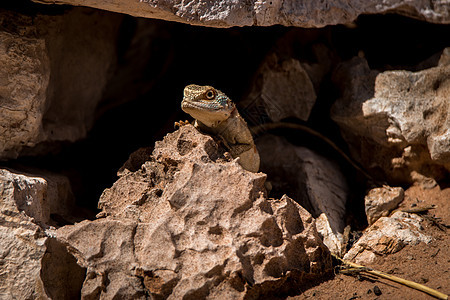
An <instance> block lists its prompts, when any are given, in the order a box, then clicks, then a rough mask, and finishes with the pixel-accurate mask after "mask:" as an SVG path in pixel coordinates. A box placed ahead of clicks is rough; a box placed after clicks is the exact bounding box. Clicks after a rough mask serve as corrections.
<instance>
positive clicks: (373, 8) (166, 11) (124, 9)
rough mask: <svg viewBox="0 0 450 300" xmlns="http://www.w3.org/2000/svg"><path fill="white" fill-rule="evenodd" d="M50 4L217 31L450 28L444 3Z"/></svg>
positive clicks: (77, 0) (62, 0)
mask: <svg viewBox="0 0 450 300" xmlns="http://www.w3.org/2000/svg"><path fill="white" fill-rule="evenodd" d="M34 1H35V2H39V3H47V4H54V3H57V4H70V5H75V6H79V5H83V6H90V7H95V8H99V9H103V10H110V11H114V12H120V13H124V14H129V15H132V16H135V17H145V18H154V19H163V20H168V21H176V22H183V23H188V24H192V25H203V26H212V27H232V26H251V25H256V26H271V25H277V24H279V25H285V26H298V27H324V26H327V25H335V24H345V23H350V22H352V21H354V20H355V19H356V18H357V17H358V16H359V15H361V14H377V13H378V14H384V13H393V12H396V13H399V14H402V15H406V16H410V17H414V18H418V19H421V20H426V21H428V22H435V23H442V24H448V23H450V13H449V10H448V4H447V3H446V2H445V1H439V0H433V1H430V2H423V1H419V0H415V1H408V2H407V3H405V2H404V1H400V0H389V1H382V0H375V1H362V0H348V1H333V0H327V1H320V2H304V1H295V0H289V1H280V0H273V1H242V0H241V1H239V0H234V1H225V0H221V1H214V2H202V1H199V0H196V1H190V2H186V3H185V2H180V1H173V0H160V1H150V0H142V1H136V2H130V1H127V0H113V1H101V0H59V1H56V2H55V1H54V0H34Z"/></svg>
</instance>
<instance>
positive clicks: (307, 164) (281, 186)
mask: <svg viewBox="0 0 450 300" xmlns="http://www.w3.org/2000/svg"><path fill="white" fill-rule="evenodd" d="M255 142H256V146H257V148H258V151H259V152H260V157H261V170H262V171H265V172H267V173H268V176H269V181H270V182H271V184H272V185H273V187H274V190H280V191H283V193H284V192H288V193H289V196H290V197H292V198H293V199H294V200H295V201H297V202H298V203H300V205H302V206H303V207H305V208H306V209H307V210H308V211H309V212H311V214H312V215H313V216H314V217H315V218H317V225H318V231H319V233H320V234H321V236H322V238H323V240H324V243H325V245H327V247H328V248H329V249H330V251H331V252H333V253H336V254H340V253H342V244H343V237H342V234H343V232H344V228H345V223H344V215H345V203H346V201H347V197H348V189H349V188H348V185H347V182H346V180H345V177H344V176H343V175H342V173H341V171H340V169H339V166H338V165H337V164H336V163H335V162H333V161H331V160H329V159H327V158H325V157H323V156H321V155H319V154H317V153H315V152H313V151H312V150H309V149H307V148H304V147H299V146H294V145H292V144H290V143H288V142H287V141H286V140H285V139H283V138H281V137H277V136H273V135H264V136H262V137H259V138H257V139H256V141H255Z"/></svg>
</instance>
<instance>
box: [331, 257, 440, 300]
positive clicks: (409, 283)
mask: <svg viewBox="0 0 450 300" xmlns="http://www.w3.org/2000/svg"><path fill="white" fill-rule="evenodd" d="M332 256H333V257H334V258H336V259H337V260H339V261H341V262H342V263H343V264H345V265H348V266H350V267H353V268H356V269H358V271H360V272H366V273H369V274H371V275H375V276H378V277H382V278H385V279H388V280H391V281H394V282H397V283H400V284H403V285H405V286H408V287H410V288H413V289H416V290H419V291H422V292H424V293H427V294H429V295H431V296H433V297H436V298H438V299H443V300H447V299H448V295H446V294H443V293H441V292H438V291H436V290H434V289H431V288H429V287H426V286H424V285H422V284H419V283H416V282H414V281H409V280H406V279H403V278H400V277H397V276H393V275H389V274H386V273H383V272H381V271H376V270H373V269H371V268H368V267H364V266H362V265H358V264H355V263H352V262H349V261H346V260H343V259H342V258H340V257H338V256H336V255H334V254H332Z"/></svg>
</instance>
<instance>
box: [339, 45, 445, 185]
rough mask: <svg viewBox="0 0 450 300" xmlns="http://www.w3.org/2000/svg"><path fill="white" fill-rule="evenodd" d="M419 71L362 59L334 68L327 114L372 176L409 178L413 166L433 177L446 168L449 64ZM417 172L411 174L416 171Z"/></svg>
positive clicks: (398, 180)
mask: <svg viewBox="0 0 450 300" xmlns="http://www.w3.org/2000/svg"><path fill="white" fill-rule="evenodd" d="M447 55H448V51H444V52H443V54H442V57H441V60H440V62H441V63H440V64H439V65H438V66H436V67H433V68H429V69H425V70H422V71H417V72H411V71H385V72H381V73H380V72H379V71H376V70H371V69H370V68H369V66H368V64H367V61H366V60H365V59H364V58H359V57H358V58H353V59H351V60H350V61H347V62H345V63H343V64H342V65H341V66H340V67H338V68H337V70H336V71H335V73H334V75H333V80H334V82H335V83H336V84H337V85H338V86H340V87H341V90H342V97H341V98H340V99H338V100H337V101H336V102H335V103H334V105H333V108H332V112H331V117H332V119H333V120H334V121H336V122H337V123H338V125H339V126H340V127H341V131H342V133H343V136H344V138H345V139H346V140H347V142H348V143H349V144H350V150H351V152H352V155H353V157H354V158H355V159H356V160H358V161H359V162H360V163H361V164H362V165H363V166H365V168H366V169H368V170H369V171H371V172H372V173H374V174H378V176H386V177H387V178H388V180H390V181H392V182H396V183H411V182H412V181H413V178H412V175H411V173H412V172H413V171H415V172H417V173H419V174H422V175H424V176H426V177H431V178H434V179H436V180H439V179H442V178H444V177H445V175H446V174H447V173H448V171H449V170H450V131H449V130H450V106H449V105H448V95H450V80H449V78H450V64H446V63H445V62H446V61H447V60H446V58H445V57H446V56H447ZM416 177H417V176H416Z"/></svg>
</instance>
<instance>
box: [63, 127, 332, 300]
mask: <svg viewBox="0 0 450 300" xmlns="http://www.w3.org/2000/svg"><path fill="white" fill-rule="evenodd" d="M145 153H146V151H145V150H140V151H139V154H137V155H134V156H133V157H132V159H131V160H130V161H129V162H128V163H127V164H126V166H127V167H126V168H124V169H122V170H121V172H120V174H121V177H120V178H119V180H118V181H117V182H116V183H115V184H114V185H113V186H112V187H111V188H110V189H107V190H105V192H104V193H103V195H102V196H101V200H100V202H99V207H100V208H101V209H102V212H101V213H100V215H99V216H100V217H103V218H100V219H97V220H95V221H83V222H81V223H79V224H76V225H72V226H64V227H62V228H60V229H58V231H57V238H58V241H60V242H61V243H63V244H64V245H66V246H67V247H68V248H69V249H70V251H71V253H74V255H75V256H76V257H77V259H78V262H79V264H80V265H81V266H82V267H84V268H87V277H86V280H85V283H84V285H83V288H82V296H83V297H101V298H103V297H106V298H113V297H122V298H133V297H135V298H143V297H144V296H145V295H148V294H150V295H151V296H152V297H157V298H159V297H161V298H167V299H179V298H189V299H200V298H207V297H213V298H235V299H243V298H246V297H263V296H267V295H271V294H272V293H288V292H292V291H295V290H296V289H297V288H298V285H299V284H300V285H301V284H302V283H305V282H307V281H308V280H311V279H313V278H320V277H321V276H323V275H324V274H326V273H327V272H328V271H329V270H330V268H331V260H330V255H329V252H328V250H327V248H326V247H325V245H324V244H323V243H322V240H321V239H320V237H319V234H318V233H317V230H316V226H315V220H314V218H313V217H312V216H311V214H310V213H308V212H307V211H306V210H305V209H303V208H302V207H301V206H300V205H299V204H297V203H295V202H294V201H293V200H292V199H290V198H289V197H287V196H284V197H282V198H281V199H279V200H276V199H268V198H267V196H266V195H265V189H264V182H265V178H266V175H265V174H263V173H251V172H248V171H246V170H244V169H243V168H242V167H241V166H240V165H239V164H238V163H237V161H236V160H233V161H228V158H227V157H226V156H224V155H223V151H221V150H220V148H219V147H218V146H217V144H216V143H215V142H214V140H213V139H212V138H211V137H209V136H207V135H204V134H201V133H199V132H198V131H197V129H195V128H194V127H193V126H192V125H186V126H183V127H182V128H181V129H179V130H177V131H176V132H174V133H170V134H168V135H167V136H166V137H165V138H164V140H163V141H161V142H157V143H156V145H155V149H154V151H153V153H152V155H151V156H146V155H145ZM139 158H140V159H141V161H139V160H140V159H139ZM140 163H142V164H141V166H140V168H138V169H137V168H136V165H139V164H140Z"/></svg>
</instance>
